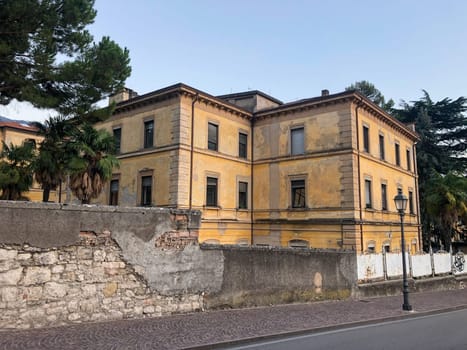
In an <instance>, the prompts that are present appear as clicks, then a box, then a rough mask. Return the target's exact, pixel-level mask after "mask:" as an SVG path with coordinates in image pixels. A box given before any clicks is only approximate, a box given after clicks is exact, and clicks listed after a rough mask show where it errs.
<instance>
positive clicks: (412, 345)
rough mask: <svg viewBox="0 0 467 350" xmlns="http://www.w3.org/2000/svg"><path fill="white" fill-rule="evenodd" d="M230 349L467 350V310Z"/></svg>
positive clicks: (231, 348)
mask: <svg viewBox="0 0 467 350" xmlns="http://www.w3.org/2000/svg"><path fill="white" fill-rule="evenodd" d="M226 349H230V350H247V349H248V350H263V349H268V350H276V349H277V350H279V349H281V350H282V349H286V350H305V349H306V350H315V349H345V350H365V349H368V350H370V349H371V350H383V349H384V350H386V349H387V350H393V349H397V350H408V349H414V350H419V349H423V350H448V349H456V350H464V349H467V309H464V310H459V311H453V312H447V313H442V314H436V315H430V316H422V317H416V318H409V319H402V320H398V321H391V322H383V323H376V324H370V325H365V326H358V327H353V328H344V329H339V330H333V331H327V332H321V333H312V334H309V335H301V336H295V337H288V338H283V339H276V340H270V341H262V342H258V343H252V344H245V345H242V346H235V347H229V348H226Z"/></svg>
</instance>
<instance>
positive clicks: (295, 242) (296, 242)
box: [289, 239, 310, 249]
mask: <svg viewBox="0 0 467 350" xmlns="http://www.w3.org/2000/svg"><path fill="white" fill-rule="evenodd" d="M309 246H310V244H309V243H308V241H305V240H303V239H292V240H290V241H289V247H290V248H301V249H307V248H308V247H309Z"/></svg>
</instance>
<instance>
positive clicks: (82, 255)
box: [76, 247, 92, 260]
mask: <svg viewBox="0 0 467 350" xmlns="http://www.w3.org/2000/svg"><path fill="white" fill-rule="evenodd" d="M76 256H77V257H78V260H88V259H92V249H91V248H86V247H78V249H77V251H76Z"/></svg>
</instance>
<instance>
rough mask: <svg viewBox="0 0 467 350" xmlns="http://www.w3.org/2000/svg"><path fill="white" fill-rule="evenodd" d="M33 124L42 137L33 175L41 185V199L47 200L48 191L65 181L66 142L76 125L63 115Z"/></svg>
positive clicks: (34, 162)
mask: <svg viewBox="0 0 467 350" xmlns="http://www.w3.org/2000/svg"><path fill="white" fill-rule="evenodd" d="M33 125H34V126H35V127H36V128H37V129H38V131H39V134H41V135H42V136H43V137H44V139H43V140H42V142H41V143H40V145H39V154H38V155H37V157H36V158H35V159H34V161H33V170H34V176H35V178H36V181H37V182H38V183H40V184H41V185H42V189H43V193H42V201H43V202H48V201H49V194H50V191H51V190H55V189H56V188H57V186H59V185H60V184H61V183H63V182H64V181H65V176H66V171H67V162H68V160H69V158H70V153H69V152H68V150H67V148H68V147H67V142H68V141H69V140H70V136H71V135H72V134H73V130H74V129H75V128H76V125H75V123H73V122H72V121H71V120H68V119H66V118H65V117H63V116H57V117H50V118H49V119H48V120H46V121H45V123H44V124H41V123H38V122H36V123H33Z"/></svg>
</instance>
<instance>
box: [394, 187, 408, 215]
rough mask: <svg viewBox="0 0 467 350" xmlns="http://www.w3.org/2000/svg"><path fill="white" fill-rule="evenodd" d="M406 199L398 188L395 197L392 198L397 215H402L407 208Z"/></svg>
mask: <svg viewBox="0 0 467 350" xmlns="http://www.w3.org/2000/svg"><path fill="white" fill-rule="evenodd" d="M407 202H408V199H407V197H406V196H404V195H403V194H402V190H401V189H400V188H399V189H398V191H397V195H396V196H395V197H394V203H395V204H396V209H397V211H398V212H399V214H403V213H404V212H405V209H406V208H407Z"/></svg>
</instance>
